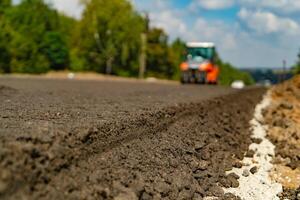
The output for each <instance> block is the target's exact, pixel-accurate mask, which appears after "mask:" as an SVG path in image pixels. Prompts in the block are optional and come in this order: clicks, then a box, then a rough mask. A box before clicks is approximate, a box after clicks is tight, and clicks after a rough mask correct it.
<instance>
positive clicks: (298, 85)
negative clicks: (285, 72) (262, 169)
mask: <svg viewBox="0 0 300 200" xmlns="http://www.w3.org/2000/svg"><path fill="white" fill-rule="evenodd" d="M271 93H272V106H270V107H269V108H268V109H266V110H265V113H264V115H265V119H266V124H267V125H268V126H269V131H268V137H269V139H270V140H271V141H272V143H273V144H275V145H276V158H275V159H274V161H273V162H274V164H275V167H274V169H273V172H272V177H273V178H274V180H276V181H277V182H279V183H281V184H283V186H284V191H285V194H283V195H282V197H287V196H291V195H292V193H295V192H292V191H294V190H296V191H297V189H298V192H299V187H300V77H299V76H297V77H295V78H294V79H292V80H290V81H287V82H285V83H283V84H281V85H278V86H276V87H274V88H273V89H272V90H271ZM283 199H284V198H283ZM292 199H294V198H292Z"/></svg>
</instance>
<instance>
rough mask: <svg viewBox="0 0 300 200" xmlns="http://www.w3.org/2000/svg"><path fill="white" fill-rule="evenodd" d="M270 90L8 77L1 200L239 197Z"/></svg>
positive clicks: (3, 96)
mask: <svg viewBox="0 0 300 200" xmlns="http://www.w3.org/2000/svg"><path fill="white" fill-rule="evenodd" d="M264 92H265V91H264V90H263V89H259V88H250V89H245V90H241V91H236V90H233V89H230V88H225V87H218V86H199V85H193V86H180V85H167V84H147V83H143V82H140V83H139V82H137V83H129V82H108V81H106V82H101V81H75V80H45V79H15V78H3V77H2V78H0V102H1V103H0V199H118V200H121V199H133V200H134V199H144V200H146V199H202V198H203V197H208V196H214V197H219V198H220V199H238V198H237V197H234V196H233V195H232V194H224V192H223V190H222V187H238V181H237V179H238V178H239V177H237V175H235V174H229V175H225V171H229V170H231V169H232V168H233V167H241V163H240V160H241V159H243V158H244V155H245V153H246V151H247V150H248V147H249V144H250V143H252V141H251V139H250V131H249V121H250V120H251V119H252V118H253V111H254V108H255V106H256V104H257V103H258V102H259V101H260V100H261V97H262V95H263V93H264Z"/></svg>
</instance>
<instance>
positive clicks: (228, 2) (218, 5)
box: [192, 0, 235, 10]
mask: <svg viewBox="0 0 300 200" xmlns="http://www.w3.org/2000/svg"><path fill="white" fill-rule="evenodd" d="M234 3H235V1H234V0H194V2H193V3H192V5H193V6H195V5H199V6H200V7H202V8H205V9H207V10H218V9H225V8H229V7H232V6H233V5H234Z"/></svg>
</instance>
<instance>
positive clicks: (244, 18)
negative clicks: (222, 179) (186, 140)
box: [0, 0, 300, 85]
mask: <svg viewBox="0 0 300 200" xmlns="http://www.w3.org/2000/svg"><path fill="white" fill-rule="evenodd" d="M299 10H300V2H299V1H294V0H287V1H277V0H276V1H275V0H274V1H272V0H271V1H270V0H226V1H224V0H186V1H179V0H164V1H162V0H136V1H133V0H131V1H129V0H109V1H107V0H81V1H79V0H52V1H51V0H47V1H46V0H1V1H0V73H25V74H41V73H47V72H50V71H67V72H96V73H101V74H109V75H116V76H123V77H136V78H137V77H140V78H147V77H148V78H149V77H155V78H159V79H171V80H179V79H180V67H179V66H180V64H181V63H182V62H183V60H184V52H185V49H186V42H191V41H197V42H213V43H214V44H215V46H216V61H215V62H216V63H217V65H218V66H219V68H220V76H219V83H220V84H221V85H230V84H232V82H234V81H236V80H241V81H243V82H244V83H245V84H247V85H251V84H255V83H259V84H271V83H278V82H280V81H283V80H285V79H287V78H290V77H291V76H292V75H293V74H294V73H299V72H300V55H298V56H297V53H298V50H299V47H300V44H299V42H298V41H299V40H298V38H299V35H300V22H299V14H298V13H299Z"/></svg>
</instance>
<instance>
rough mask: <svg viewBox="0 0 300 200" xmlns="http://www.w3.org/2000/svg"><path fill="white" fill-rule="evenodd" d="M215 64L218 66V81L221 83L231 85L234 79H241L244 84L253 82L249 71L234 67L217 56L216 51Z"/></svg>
mask: <svg viewBox="0 0 300 200" xmlns="http://www.w3.org/2000/svg"><path fill="white" fill-rule="evenodd" d="M216 64H217V65H218V66H219V68H220V77H219V83H220V84H221V85H227V86H228V85H231V83H232V82H234V81H236V80H242V81H244V83H245V84H246V85H252V84H254V80H253V78H252V77H251V75H250V74H249V73H247V72H242V71H240V70H238V69H236V68H235V67H234V66H233V65H231V64H230V63H225V62H223V61H222V59H221V58H220V57H219V55H218V53H217V55H216Z"/></svg>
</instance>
